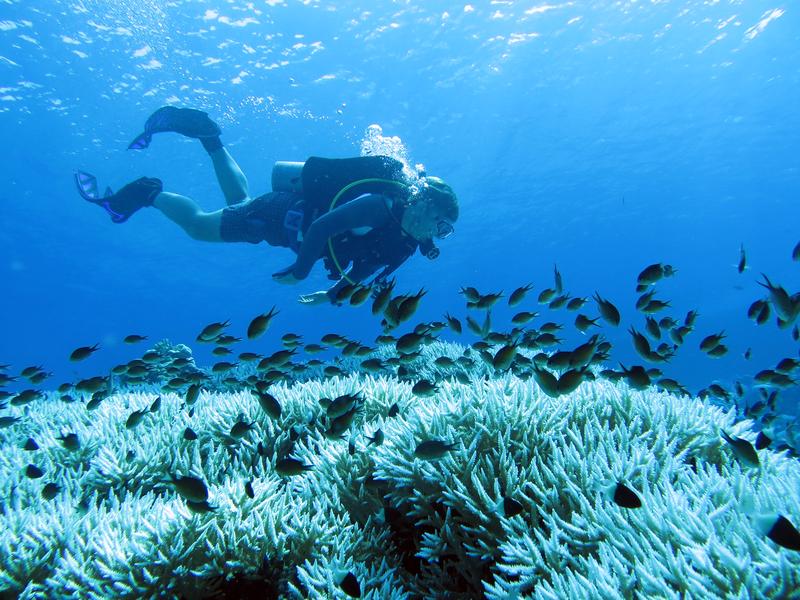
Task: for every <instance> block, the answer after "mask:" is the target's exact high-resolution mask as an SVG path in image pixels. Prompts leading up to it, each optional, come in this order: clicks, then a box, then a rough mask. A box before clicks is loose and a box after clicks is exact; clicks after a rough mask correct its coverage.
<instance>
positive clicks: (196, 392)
mask: <svg viewBox="0 0 800 600" xmlns="http://www.w3.org/2000/svg"><path fill="white" fill-rule="evenodd" d="M200 389H201V388H200V385H199V384H197V383H193V384H192V385H190V386H189V389H187V390H186V397H185V398H184V400H185V401H186V404H187V405H189V406H191V405H192V404H194V403H195V402H197V398H198V397H199V396H200Z"/></svg>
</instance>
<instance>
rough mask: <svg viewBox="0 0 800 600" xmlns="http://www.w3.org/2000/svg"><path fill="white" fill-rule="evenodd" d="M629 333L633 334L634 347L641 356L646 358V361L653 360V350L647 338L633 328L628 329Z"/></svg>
mask: <svg viewBox="0 0 800 600" xmlns="http://www.w3.org/2000/svg"><path fill="white" fill-rule="evenodd" d="M628 333H630V334H631V337H632V338H633V347H634V349H635V350H636V352H638V353H639V356H641V357H642V358H644V359H645V360H652V356H653V354H654V353H653V350H652V349H651V348H650V342H648V341H647V338H646V337H645V336H644V335H642V334H641V333H639V332H638V331H636V329H634V328H633V326H631V327H629V328H628Z"/></svg>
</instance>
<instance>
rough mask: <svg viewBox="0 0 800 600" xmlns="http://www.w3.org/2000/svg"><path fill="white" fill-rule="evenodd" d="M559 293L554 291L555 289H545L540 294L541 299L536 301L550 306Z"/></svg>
mask: <svg viewBox="0 0 800 600" xmlns="http://www.w3.org/2000/svg"><path fill="white" fill-rule="evenodd" d="M558 293H559V292H558V290H554V289H553V288H547V289H544V290H542V291H541V292H539V297H538V298H537V299H536V301H537V302H538V303H539V304H549V303H550V302H551V301H552V300H553V298H554V297H555V296H556V294H558Z"/></svg>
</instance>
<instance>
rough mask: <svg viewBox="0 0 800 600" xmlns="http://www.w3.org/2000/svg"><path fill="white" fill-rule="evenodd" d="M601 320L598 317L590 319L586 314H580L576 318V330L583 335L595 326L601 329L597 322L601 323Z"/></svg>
mask: <svg viewBox="0 0 800 600" xmlns="http://www.w3.org/2000/svg"><path fill="white" fill-rule="evenodd" d="M599 320H600V317H596V318H594V319H590V318H589V317H587V316H586V315H584V314H578V316H577V317H575V328H576V329H577V330H578V331H580V332H581V333H586V331H587V330H588V329H589V327H591V326H592V325H594V326H595V327H599V325H598V324H597V321H599Z"/></svg>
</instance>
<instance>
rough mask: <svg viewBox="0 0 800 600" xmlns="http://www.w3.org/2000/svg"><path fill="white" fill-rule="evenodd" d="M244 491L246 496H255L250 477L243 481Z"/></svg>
mask: <svg viewBox="0 0 800 600" xmlns="http://www.w3.org/2000/svg"><path fill="white" fill-rule="evenodd" d="M244 493H245V494H247V497H248V498H251V499H252V498H255V497H256V494H255V492H254V491H253V480H252V479H251V480H250V481H246V482H245V484H244Z"/></svg>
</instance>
